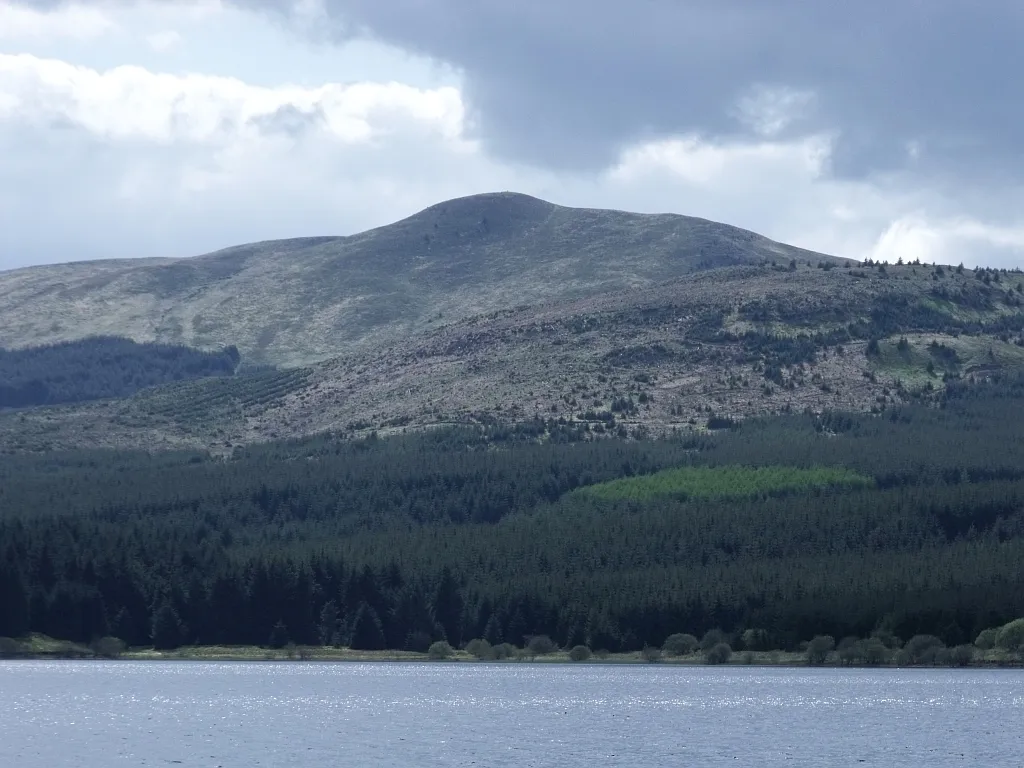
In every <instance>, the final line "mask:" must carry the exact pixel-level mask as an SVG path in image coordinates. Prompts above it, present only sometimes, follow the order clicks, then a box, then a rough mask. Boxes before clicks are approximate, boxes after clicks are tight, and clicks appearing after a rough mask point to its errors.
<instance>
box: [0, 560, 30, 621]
mask: <svg viewBox="0 0 1024 768" xmlns="http://www.w3.org/2000/svg"><path fill="white" fill-rule="evenodd" d="M28 630H29V597H28V589H27V588H26V586H25V579H24V577H23V576H22V574H21V571H20V570H19V569H18V568H16V567H15V566H14V564H13V563H7V562H0V637H22V636H23V635H26V634H28Z"/></svg>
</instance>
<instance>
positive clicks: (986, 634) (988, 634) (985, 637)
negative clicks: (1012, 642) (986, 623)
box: [974, 629, 999, 651]
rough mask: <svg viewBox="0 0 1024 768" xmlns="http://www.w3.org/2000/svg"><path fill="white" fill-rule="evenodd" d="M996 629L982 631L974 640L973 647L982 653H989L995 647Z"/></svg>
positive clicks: (997, 632) (997, 631)
mask: <svg viewBox="0 0 1024 768" xmlns="http://www.w3.org/2000/svg"><path fill="white" fill-rule="evenodd" d="M997 634H999V630H998V629H984V630H982V631H981V634H979V635H978V637H977V638H975V640H974V646H975V647H976V648H978V649H980V650H982V651H991V650H992V649H993V648H995V647H996V635H997Z"/></svg>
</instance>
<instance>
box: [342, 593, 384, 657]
mask: <svg viewBox="0 0 1024 768" xmlns="http://www.w3.org/2000/svg"><path fill="white" fill-rule="evenodd" d="M349 646H350V647H351V648H353V649H354V650H359V651H379V650H383V649H384V647H385V644H384V631H383V630H382V629H381V626H380V618H378V616H377V612H376V611H375V610H373V608H371V607H370V606H369V605H367V604H366V603H360V605H359V609H358V610H357V611H356V615H355V619H354V620H353V622H352V639H351V641H350V642H349Z"/></svg>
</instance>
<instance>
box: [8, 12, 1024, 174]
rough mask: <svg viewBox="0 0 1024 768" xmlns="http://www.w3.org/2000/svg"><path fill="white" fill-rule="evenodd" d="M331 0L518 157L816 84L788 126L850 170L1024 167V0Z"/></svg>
mask: <svg viewBox="0 0 1024 768" xmlns="http://www.w3.org/2000/svg"><path fill="white" fill-rule="evenodd" d="M99 1H100V2H102V0H99ZM22 2H24V3H26V4H28V5H33V6H37V7H50V6H53V5H58V4H60V0H22ZM233 2H235V4H236V5H238V6H239V7H240V8H246V9H254V8H261V9H263V10H269V11H272V12H275V13H278V14H283V15H285V16H291V14H292V11H293V9H294V8H295V6H296V3H295V1H294V0H233ZM322 2H323V6H324V7H325V9H326V11H327V14H328V19H329V20H330V21H333V25H332V24H328V25H327V27H328V28H330V27H333V32H334V34H335V35H336V36H337V38H338V39H344V38H351V37H364V36H365V37H373V38H376V39H378V40H381V41H385V42H388V43H392V44H395V45H398V46H400V47H402V48H405V49H407V50H410V51H414V52H417V53H420V54H425V55H428V56H430V57H433V58H435V59H437V60H441V61H445V62H447V63H450V64H452V65H455V66H457V67H459V68H461V69H462V70H463V71H464V72H465V75H466V78H467V93H468V96H469V99H470V106H471V108H472V110H473V115H474V118H475V121H476V127H477V130H478V131H479V133H480V135H481V136H482V138H483V139H484V140H485V141H486V142H487V143H488V146H489V149H490V150H491V151H493V152H495V153H497V154H498V155H501V156H504V157H506V158H512V159H515V160H520V161H523V160H525V161H527V162H533V163H537V164H540V165H544V166H548V167H563V168H566V167H568V168H576V169H580V168H597V167H600V166H602V165H604V164H606V163H607V162H609V161H611V160H613V159H614V158H615V157H616V156H617V153H618V151H619V150H620V149H621V147H622V146H623V145H625V144H628V143H630V142H632V141H636V140H637V139H642V138H650V137H657V136H662V135H667V134H677V133H680V132H696V133H698V134H701V135H702V136H704V137H707V138H712V139H723V138H730V137H742V136H744V135H749V134H750V133H751V132H752V131H753V130H754V129H753V128H752V127H751V126H750V125H748V124H745V123H744V122H743V121H742V120H740V119H739V118H738V116H737V110H736V104H737V102H738V101H739V100H740V99H742V98H743V97H744V96H745V95H746V94H747V93H748V92H749V90H750V89H751V88H752V87H756V86H759V85H761V86H769V87H779V86H782V87H788V88H794V89H798V90H801V91H811V92H813V93H814V94H815V99H814V100H813V102H812V107H811V108H809V109H805V110H804V111H803V113H802V114H801V115H800V117H799V119H797V120H795V121H792V122H790V123H789V124H788V125H787V126H786V128H785V131H784V132H783V137H784V136H785V133H786V132H788V133H789V134H795V133H806V132H808V131H829V132H835V133H837V134H838V140H837V144H836V148H835V153H834V156H833V159H832V163H833V167H832V170H833V171H834V172H835V173H836V174H837V175H839V176H848V177H855V176H861V175H865V174H869V173H871V172H873V171H887V170H895V169H900V170H904V169H913V170H915V171H917V172H927V173H945V174H948V175H949V176H950V177H956V178H960V179H963V178H964V177H966V176H970V175H972V174H977V175H981V176H988V175H990V174H992V173H997V172H999V173H1006V174H1008V175H1011V176H1013V177H1016V176H1018V175H1019V173H1020V172H1021V171H1024V152H1022V151H1021V148H1020V139H1019V135H1018V133H1019V131H1018V126H1020V125H1022V124H1024V80H1022V79H1021V78H1019V77H1018V76H1017V72H1018V71H1019V64H1018V61H1019V58H1020V54H1019V52H1018V48H1019V45H1020V41H1021V40H1022V39H1024V5H1022V4H1021V3H1020V2H1019V1H1018V0H980V1H979V0H861V2H859V3H854V2H848V1H847V0H772V1H771V2H767V1H766V0H635V2H625V0H520V1H519V2H510V1H509V0H388V1H387V2H380V0H322ZM300 26H305V27H306V28H307V29H308V28H309V27H310V25H309V24H308V19H307V23H305V24H301V25H300ZM314 26H316V25H314ZM316 28H317V30H318V35H319V34H321V33H322V32H323V30H322V29H320V28H319V27H316ZM910 146H916V147H917V151H916V152H914V153H911V152H910V151H909V147H910Z"/></svg>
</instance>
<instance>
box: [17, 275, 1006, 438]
mask: <svg viewBox="0 0 1024 768" xmlns="http://www.w3.org/2000/svg"><path fill="white" fill-rule="evenodd" d="M855 273H860V275H863V276H858V274H855ZM937 285H941V286H942V287H943V288H944V289H946V290H948V291H949V292H950V293H951V294H955V295H957V296H960V295H963V296H964V297H966V298H964V299H963V300H962V301H961V303H960V304H957V303H953V304H952V306H953V307H954V309H956V311H955V312H954V311H953V310H950V311H948V312H944V313H943V314H941V315H940V317H950V318H952V319H956V318H955V317H954V316H955V315H956V314H957V313H958V312H959V309H957V308H960V309H963V311H964V312H967V311H968V309H966V306H967V304H972V305H974V306H975V308H973V309H970V310H969V311H970V313H971V314H972V318H973V319H972V322H977V321H978V320H982V321H990V320H999V319H1001V318H1005V317H1013V316H1019V314H1020V313H1021V309H1020V308H1015V307H1008V306H1006V305H1004V304H1002V303H1000V302H999V301H996V300H994V299H992V297H996V294H992V297H990V299H992V300H990V299H986V298H985V296H984V295H983V294H982V293H980V292H981V291H983V290H984V287H983V286H982V285H981V283H980V281H978V280H976V279H975V278H974V277H973V276H971V275H970V274H965V275H956V274H953V273H952V272H949V271H947V273H946V275H945V277H943V278H942V279H941V280H939V279H937V276H936V270H934V269H932V268H931V267H923V266H918V267H911V266H906V267H900V268H896V267H890V268H889V270H888V273H887V274H885V275H881V274H879V273H876V272H875V271H868V272H867V273H865V272H864V271H863V270H854V269H842V268H839V269H832V270H830V271H828V270H823V269H818V268H816V266H807V264H806V262H805V263H803V264H802V265H800V266H799V268H798V269H797V270H796V271H795V272H789V271H788V270H781V271H780V270H775V269H772V268H770V267H737V268H731V269H721V270H713V271H708V272H702V273H699V274H695V275H693V276H691V277H688V278H686V279H681V280H676V281H670V282H666V283H662V284H659V285H656V286H652V287H650V288H648V289H646V290H644V291H635V290H626V291H612V292H608V293H604V294H601V295H599V296H594V297H590V298H587V299H579V300H576V301H557V302H551V303H548V304H541V305H537V306H531V307H522V308H513V309H506V310H500V311H493V312H490V313H487V314H485V315H479V316H475V317H472V318H467V319H465V320H462V321H458V322H452V323H450V324H448V325H446V326H444V327H441V328H438V329H436V330H434V331H427V332H424V333H421V334H418V335H412V336H409V337H408V338H406V339H403V340H401V341H397V342H395V343H394V344H390V345H386V346H381V347H379V348H374V349H370V350H364V351H362V352H360V353H353V354H351V355H347V356H345V357H343V358H340V359H337V360H332V361H327V362H324V363H322V364H319V365H316V366H312V367H311V368H308V369H303V370H295V371H286V372H281V373H265V374H261V375H259V376H254V377H247V378H241V379H238V380H236V381H203V382H193V383H189V384H185V385H178V386H175V387H168V388H162V389H158V390H151V391H148V392H145V393H141V394H139V395H137V396H136V397H134V398H131V399H129V400H125V401H116V402H110V403H99V404H94V405H90V406H80V407H75V408H54V409H40V410H38V411H32V412H28V413H21V414H7V415H0V450H8V451H9V450H23V449H33V450H37V449H47V448H52V447H56V446H61V445H88V446H93V445H99V446H137V447H145V448H155V447H181V446H190V447H208V448H211V449H213V450H215V451H229V450H230V448H231V447H232V446H233V445H237V444H240V443H247V442H253V441H261V440H269V439H275V438H278V437H293V436H301V435H307V434H311V433H315V432H319V431H324V430H333V431H340V432H349V433H351V432H365V431H367V430H369V429H379V430H382V431H384V432H387V431H389V430H396V429H404V428H409V427H413V428H415V427H420V426H427V425H431V424H439V423H448V422H465V421H473V420H475V419H490V418H493V419H498V420H500V421H522V420H529V419H533V418H535V417H540V418H545V419H547V418H555V419H557V418H565V419H567V420H575V421H580V420H592V421H593V422H594V424H595V425H597V424H598V423H599V420H600V419H601V418H607V417H609V416H611V415H613V414H612V412H611V408H612V406H613V403H615V402H616V401H620V402H621V401H622V400H623V399H625V400H626V401H627V402H629V403H630V408H629V410H627V411H621V410H620V411H617V412H616V413H615V414H614V416H615V418H616V422H617V425H625V426H626V428H627V429H628V430H635V429H637V428H639V427H645V428H648V429H651V430H654V431H664V430H669V429H674V428H681V429H701V428H703V427H704V425H705V424H706V423H707V421H708V418H709V415H710V414H711V413H714V414H717V415H719V416H730V417H740V418H742V417H745V416H749V415H752V414H767V413H780V412H785V411H787V410H788V411H802V410H804V409H808V408H809V409H812V410H816V411H821V410H826V409H828V410H852V411H866V410H870V409H873V408H880V407H882V406H886V407H888V406H890V405H893V404H898V403H899V402H903V401H904V400H905V399H906V398H907V397H909V396H910V395H911V394H912V392H913V391H914V390H921V389H923V388H925V387H926V386H929V385H930V386H932V387H934V388H941V386H942V376H943V373H945V372H950V373H953V374H955V375H959V376H963V377H966V378H969V377H971V376H985V375H988V372H989V371H991V370H993V369H1000V368H1003V369H1012V368H1020V367H1022V366H1024V348H1021V347H1020V346H1018V345H1017V344H1016V343H1015V341H1016V340H1017V337H1016V336H1015V337H1014V338H1011V339H1009V340H1008V341H1004V340H1002V339H1000V338H998V336H995V335H992V334H982V335H975V336H971V335H967V334H960V335H957V336H953V335H948V334H942V333H937V332H934V331H914V330H913V328H911V329H909V330H907V331H906V333H905V334H903V333H895V334H893V335H891V338H889V339H887V340H886V339H883V341H882V342H881V343H880V354H879V355H878V356H877V357H874V358H872V357H868V356H866V355H865V347H866V342H865V341H863V340H860V341H853V342H846V343H844V344H843V345H842V348H840V347H838V346H836V345H831V346H829V347H828V348H827V349H825V348H822V349H818V350H817V353H816V356H815V360H814V361H813V362H811V363H807V364H804V365H785V366H783V367H782V377H781V378H782V384H781V385H780V384H779V383H777V382H770V383H769V382H768V381H766V379H765V376H764V373H765V371H764V363H765V362H767V361H768V360H769V358H770V351H769V352H765V351H763V350H754V351H753V352H752V351H751V349H750V348H749V346H748V345H747V342H746V341H744V337H743V336H742V334H745V333H751V334H753V335H754V337H756V338H757V339H761V340H764V339H770V338H771V337H774V338H780V339H783V340H793V339H796V338H798V337H799V336H800V335H805V336H806V334H808V333H815V332H819V331H825V332H828V331H832V330H834V329H836V328H845V327H846V326H847V325H849V324H850V323H857V322H860V323H867V322H870V321H871V318H872V315H873V314H874V313H877V312H878V311H879V309H884V308H887V307H893V306H897V305H900V304H901V303H905V304H906V305H907V306H909V307H911V308H918V309H920V308H922V307H924V308H928V307H930V305H931V303H932V301H933V294H932V290H933V288H934V287H935V286H937ZM996 298H997V297H996ZM985 301H988V302H989V303H988V306H989V308H988V309H986V310H982V309H977V308H976V307H978V306H984V305H985ZM708 317H711V318H718V320H717V322H718V330H715V328H714V327H711V326H713V325H714V323H711V325H709V321H708V320H707V318H708ZM911 325H912V323H911ZM741 331H742V333H741ZM723 333H724V334H727V335H726V336H722V334H723ZM730 333H731V334H733V335H732V336H728V334H730ZM901 335H905V336H906V337H907V339H908V344H909V349H908V350H907V353H906V354H904V353H902V352H900V350H899V349H898V344H897V342H898V338H899V336H901ZM933 341H935V342H937V343H940V344H944V345H946V346H947V347H948V348H950V349H954V350H955V351H956V357H957V361H956V364H955V365H950V364H947V363H946V362H943V361H941V360H939V361H938V362H939V363H941V364H937V365H935V366H934V370H933V371H931V372H929V371H928V369H927V364H928V362H929V360H930V359H932V358H934V355H932V353H931V352H930V351H929V345H930V344H931V343H932V342H933ZM989 350H991V351H992V356H991V357H990V356H989ZM600 428H602V429H603V428H604V427H603V425H602V426H601V427H600ZM617 428H618V427H616V429H617Z"/></svg>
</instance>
